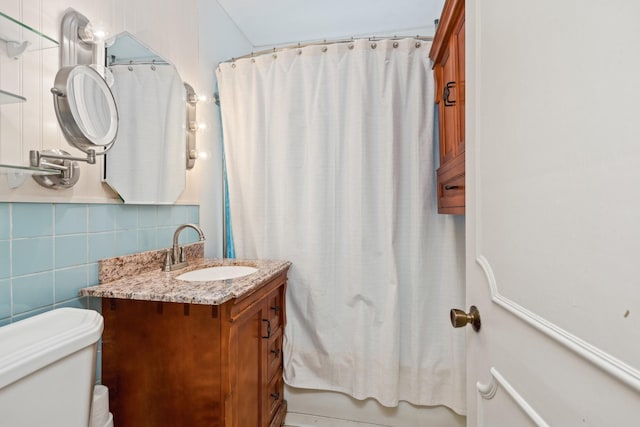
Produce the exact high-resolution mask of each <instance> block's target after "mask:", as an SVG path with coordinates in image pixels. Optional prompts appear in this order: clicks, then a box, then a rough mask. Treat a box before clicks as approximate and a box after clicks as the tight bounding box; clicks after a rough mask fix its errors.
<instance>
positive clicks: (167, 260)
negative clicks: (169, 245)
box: [163, 249, 171, 271]
mask: <svg viewBox="0 0 640 427" xmlns="http://www.w3.org/2000/svg"><path fill="white" fill-rule="evenodd" d="M163 270H164V271H171V249H167V250H166V251H165V253H164V268H163Z"/></svg>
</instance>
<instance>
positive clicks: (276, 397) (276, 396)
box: [271, 393, 280, 400]
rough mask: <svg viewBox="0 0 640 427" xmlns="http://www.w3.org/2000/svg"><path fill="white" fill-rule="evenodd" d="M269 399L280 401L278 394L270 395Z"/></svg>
mask: <svg viewBox="0 0 640 427" xmlns="http://www.w3.org/2000/svg"><path fill="white" fill-rule="evenodd" d="M271 397H273V400H278V399H280V393H271Z"/></svg>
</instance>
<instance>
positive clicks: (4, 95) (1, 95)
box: [0, 89, 27, 105]
mask: <svg viewBox="0 0 640 427" xmlns="http://www.w3.org/2000/svg"><path fill="white" fill-rule="evenodd" d="M26 100H27V98H25V97H24V96H20V95H16V94H15V93H11V92H7V91H5V90H2V89H0V105H4V104H15V103H18V102H25V101H26Z"/></svg>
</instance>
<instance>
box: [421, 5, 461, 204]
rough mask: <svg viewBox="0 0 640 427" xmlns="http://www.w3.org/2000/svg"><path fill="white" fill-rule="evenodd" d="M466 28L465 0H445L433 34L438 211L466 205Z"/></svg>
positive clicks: (431, 55) (432, 53) (431, 54)
mask: <svg viewBox="0 0 640 427" xmlns="http://www.w3.org/2000/svg"><path fill="white" fill-rule="evenodd" d="M464 44H465V32H464V0H446V2H445V5H444V8H443V10H442V16H441V17H440V23H439V25H438V29H437V30H436V34H435V36H434V38H433V44H432V45H431V51H430V52H429V57H430V58H431V60H432V61H433V72H434V78H435V84H436V96H435V102H436V104H437V108H438V117H439V119H438V126H439V134H440V142H439V144H440V167H439V168H438V172H437V175H438V176H437V184H438V213H442V214H458V215H463V214H464V207H465V183H464V181H465V165H464V161H465V160H464V159H465V155H464V151H465V135H464V132H465V129H464V122H465V117H464V114H465V113H464V108H465V95H464V94H465V59H464V58H465V56H464V55H465V47H464Z"/></svg>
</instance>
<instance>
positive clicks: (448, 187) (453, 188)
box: [444, 185, 460, 190]
mask: <svg viewBox="0 0 640 427" xmlns="http://www.w3.org/2000/svg"><path fill="white" fill-rule="evenodd" d="M458 188H460V186H459V185H445V186H444V189H445V190H456V189H458Z"/></svg>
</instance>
